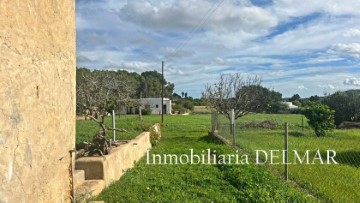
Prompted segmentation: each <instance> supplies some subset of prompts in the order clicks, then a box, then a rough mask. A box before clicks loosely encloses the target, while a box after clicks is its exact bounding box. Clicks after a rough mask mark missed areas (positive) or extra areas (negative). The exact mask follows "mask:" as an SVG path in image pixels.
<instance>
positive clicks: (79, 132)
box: [76, 115, 152, 148]
mask: <svg viewBox="0 0 360 203" xmlns="http://www.w3.org/2000/svg"><path fill="white" fill-rule="evenodd" d="M115 123H116V128H123V129H125V130H126V131H127V132H118V131H116V139H117V140H130V139H133V138H134V137H136V136H137V135H139V134H140V133H141V132H143V131H147V130H148V129H149V127H150V126H151V125H152V123H150V122H149V121H146V120H144V121H142V122H140V121H139V118H138V117H137V116H135V115H121V116H120V117H119V116H116V119H115ZM105 125H106V126H107V127H111V117H110V116H107V117H105ZM98 130H99V124H98V123H96V122H94V121H92V120H77V121H76V146H77V148H79V147H81V146H82V144H81V143H82V142H83V141H91V140H92V139H93V136H94V135H95V134H96V133H97V132H98ZM106 137H107V138H108V139H110V138H112V137H113V134H112V131H107V132H106Z"/></svg>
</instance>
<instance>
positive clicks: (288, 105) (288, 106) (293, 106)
mask: <svg viewBox="0 0 360 203" xmlns="http://www.w3.org/2000/svg"><path fill="white" fill-rule="evenodd" d="M281 103H283V104H285V105H286V106H287V108H288V109H298V108H299V107H298V106H296V105H294V104H293V103H292V102H281Z"/></svg>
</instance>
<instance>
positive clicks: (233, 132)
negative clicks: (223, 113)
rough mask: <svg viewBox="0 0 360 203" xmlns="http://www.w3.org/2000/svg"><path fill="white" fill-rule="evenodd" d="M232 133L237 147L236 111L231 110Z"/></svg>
mask: <svg viewBox="0 0 360 203" xmlns="http://www.w3.org/2000/svg"><path fill="white" fill-rule="evenodd" d="M231 131H232V136H233V145H234V147H235V146H236V143H235V110H234V109H231Z"/></svg>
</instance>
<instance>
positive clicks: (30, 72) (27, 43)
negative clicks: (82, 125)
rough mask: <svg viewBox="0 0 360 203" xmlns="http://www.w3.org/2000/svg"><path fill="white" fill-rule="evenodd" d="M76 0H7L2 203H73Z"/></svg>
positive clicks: (0, 121)
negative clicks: (72, 156)
mask: <svg viewBox="0 0 360 203" xmlns="http://www.w3.org/2000/svg"><path fill="white" fill-rule="evenodd" d="M74 9H75V1H73V0H61V1H43V0H41V1H27V0H23V1H14V0H1V1H0V182H1V183H0V202H9V203H12V202H14V203H21V202H55V203H56V202H70V189H71V178H70V177H71V176H70V167H71V158H70V153H69V150H71V149H73V148H74V143H75V67H76V64H75V10H74Z"/></svg>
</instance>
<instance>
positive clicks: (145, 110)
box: [141, 108, 152, 115]
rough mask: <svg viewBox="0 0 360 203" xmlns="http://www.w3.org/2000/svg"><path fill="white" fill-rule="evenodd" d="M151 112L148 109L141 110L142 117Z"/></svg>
mask: <svg viewBox="0 0 360 203" xmlns="http://www.w3.org/2000/svg"><path fill="white" fill-rule="evenodd" d="M151 113H152V111H151V109H150V108H145V109H141V114H142V115H151Z"/></svg>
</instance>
